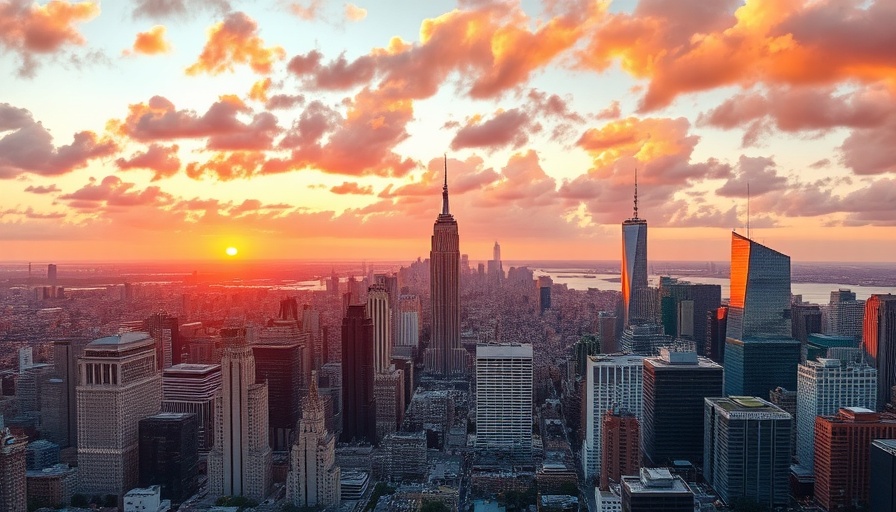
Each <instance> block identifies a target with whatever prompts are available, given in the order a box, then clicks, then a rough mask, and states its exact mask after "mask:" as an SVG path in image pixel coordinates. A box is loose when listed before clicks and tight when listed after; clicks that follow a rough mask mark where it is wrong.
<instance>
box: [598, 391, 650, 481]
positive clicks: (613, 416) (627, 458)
mask: <svg viewBox="0 0 896 512" xmlns="http://www.w3.org/2000/svg"><path fill="white" fill-rule="evenodd" d="M600 467H601V472H600V488H601V490H603V491H608V490H609V489H610V483H611V482H612V483H614V484H618V483H621V482H622V477H623V476H624V475H634V474H637V473H638V470H639V469H640V468H641V428H640V426H639V425H638V418H635V415H634V414H632V413H630V412H629V411H626V410H613V409H610V410H608V411H606V412H605V413H604V418H603V425H602V432H601V461H600Z"/></svg>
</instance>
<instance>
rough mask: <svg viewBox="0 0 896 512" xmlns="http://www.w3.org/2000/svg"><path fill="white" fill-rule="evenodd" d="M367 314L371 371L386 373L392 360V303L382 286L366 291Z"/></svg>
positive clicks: (376, 285)
mask: <svg viewBox="0 0 896 512" xmlns="http://www.w3.org/2000/svg"><path fill="white" fill-rule="evenodd" d="M367 313H368V314H369V315H370V319H371V320H373V370H374V371H375V372H376V373H379V372H383V371H386V370H387V369H388V368H389V364H390V361H391V360H392V326H391V324H392V302H391V301H390V300H389V293H388V292H387V291H386V287H385V286H383V285H379V284H375V285H373V286H371V287H369V288H368V289H367Z"/></svg>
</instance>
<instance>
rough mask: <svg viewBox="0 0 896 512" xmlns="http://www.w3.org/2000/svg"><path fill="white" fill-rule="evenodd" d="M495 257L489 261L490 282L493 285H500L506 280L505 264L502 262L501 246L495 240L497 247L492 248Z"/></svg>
mask: <svg viewBox="0 0 896 512" xmlns="http://www.w3.org/2000/svg"><path fill="white" fill-rule="evenodd" d="M492 257H493V259H491V260H489V261H488V284H489V286H491V287H493V288H494V287H498V286H500V285H501V283H502V282H504V266H503V265H502V264H501V246H500V245H498V242H497V241H495V247H494V248H493V249H492Z"/></svg>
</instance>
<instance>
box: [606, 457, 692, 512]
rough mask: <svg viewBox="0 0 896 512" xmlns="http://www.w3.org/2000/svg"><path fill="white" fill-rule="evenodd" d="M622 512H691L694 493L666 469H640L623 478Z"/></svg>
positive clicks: (678, 477)
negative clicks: (638, 471)
mask: <svg viewBox="0 0 896 512" xmlns="http://www.w3.org/2000/svg"><path fill="white" fill-rule="evenodd" d="M622 510H623V512H693V510H694V493H693V492H691V488H690V487H688V485H687V483H685V481H684V479H682V478H681V477H680V476H677V475H674V476H673V475H672V474H671V473H670V472H669V470H668V469H660V468H643V469H641V472H640V475H635V476H624V477H622Z"/></svg>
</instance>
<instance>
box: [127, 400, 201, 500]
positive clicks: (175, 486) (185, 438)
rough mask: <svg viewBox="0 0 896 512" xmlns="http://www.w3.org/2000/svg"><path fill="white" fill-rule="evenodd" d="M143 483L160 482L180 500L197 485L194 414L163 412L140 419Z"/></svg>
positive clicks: (166, 494)
mask: <svg viewBox="0 0 896 512" xmlns="http://www.w3.org/2000/svg"><path fill="white" fill-rule="evenodd" d="M139 429H140V441H139V443H140V458H139V461H140V462H139V464H140V487H144V488H145V487H149V486H150V485H158V486H159V487H161V491H162V499H166V500H171V501H172V502H174V503H181V502H183V501H184V500H186V499H187V498H189V497H190V496H192V495H193V493H195V492H196V488H197V486H198V474H199V423H198V421H197V419H196V415H195V414H190V413H176V412H163V413H159V414H156V415H155V416H150V417H148V418H144V419H142V420H140V425H139Z"/></svg>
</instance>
